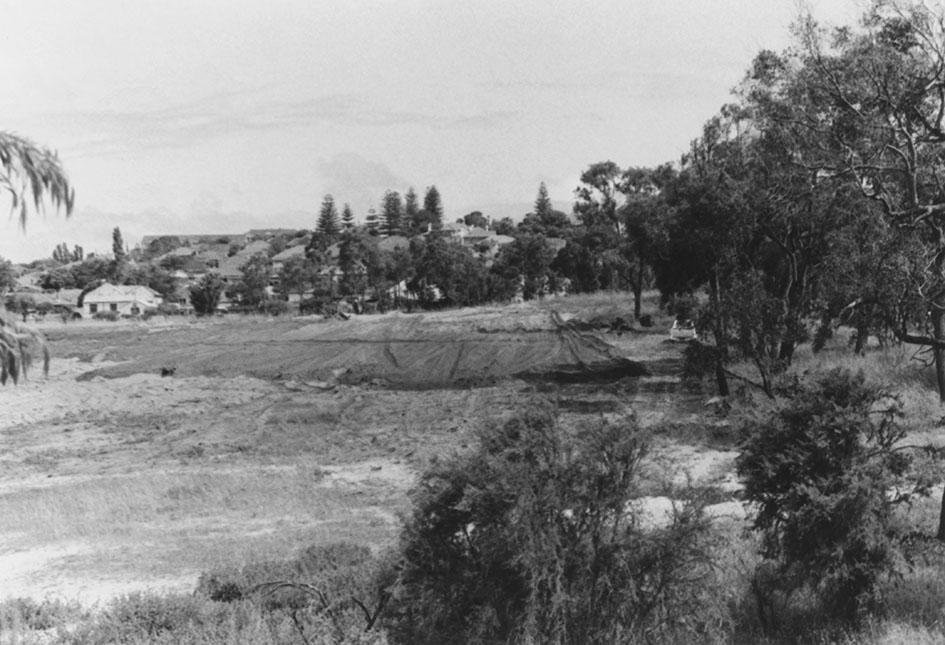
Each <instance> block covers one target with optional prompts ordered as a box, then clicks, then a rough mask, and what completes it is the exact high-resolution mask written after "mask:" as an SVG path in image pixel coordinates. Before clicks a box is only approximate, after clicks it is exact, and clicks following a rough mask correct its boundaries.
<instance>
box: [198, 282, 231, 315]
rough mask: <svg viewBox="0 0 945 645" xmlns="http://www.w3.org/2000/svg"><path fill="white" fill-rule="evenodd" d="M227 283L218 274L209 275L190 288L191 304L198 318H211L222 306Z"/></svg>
mask: <svg viewBox="0 0 945 645" xmlns="http://www.w3.org/2000/svg"><path fill="white" fill-rule="evenodd" d="M224 286H225V283H224V282H223V279H222V278H221V277H220V276H219V275H218V274H216V273H208V274H206V275H205V276H203V277H202V278H200V280H199V281H198V282H197V284H195V285H193V286H191V287H190V304H192V305H193V307H194V311H195V312H196V313H197V315H198V316H211V315H213V313H214V312H216V310H217V305H219V304H220V296H221V295H223V288H224Z"/></svg>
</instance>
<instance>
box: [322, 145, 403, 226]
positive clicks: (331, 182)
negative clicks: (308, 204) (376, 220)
mask: <svg viewBox="0 0 945 645" xmlns="http://www.w3.org/2000/svg"><path fill="white" fill-rule="evenodd" d="M318 171H319V174H320V175H321V177H322V179H323V180H324V185H325V192H326V193H328V194H331V195H334V196H335V197H336V198H337V199H339V200H341V201H344V202H349V203H350V204H351V206H352V208H354V209H355V211H357V212H356V215H358V216H360V217H363V214H364V213H365V212H366V211H367V209H369V208H376V207H377V204H379V203H380V201H381V197H382V196H383V194H384V192H385V191H387V190H396V191H399V192H402V191H404V190H406V189H407V188H408V187H409V185H410V184H409V182H408V181H407V180H405V179H403V178H401V177H400V176H398V175H396V174H394V172H393V171H392V170H391V169H390V168H388V167H387V166H386V165H384V164H383V163H380V162H377V161H370V160H368V159H365V158H364V157H362V156H360V155H358V154H355V153H352V152H345V153H341V154H338V155H335V156H333V157H332V158H331V159H328V160H326V161H323V162H322V163H320V164H319V166H318ZM418 190H422V189H418ZM360 217H359V218H360Z"/></svg>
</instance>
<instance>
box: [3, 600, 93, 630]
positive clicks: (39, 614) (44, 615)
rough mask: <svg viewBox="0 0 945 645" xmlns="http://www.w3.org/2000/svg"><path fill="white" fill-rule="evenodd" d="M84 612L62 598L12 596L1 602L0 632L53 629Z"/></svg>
mask: <svg viewBox="0 0 945 645" xmlns="http://www.w3.org/2000/svg"><path fill="white" fill-rule="evenodd" d="M82 613H83V611H82V608H81V607H80V606H79V605H77V604H74V603H73V604H70V603H65V602H63V601H61V600H55V599H46V600H43V601H41V602H39V601H36V600H33V599H32V598H11V599H9V600H4V601H2V602H0V634H4V633H6V634H13V633H15V632H16V630H18V629H25V630H45V629H52V628H54V627H59V626H62V625H63V624H65V623H66V622H68V621H70V620H75V619H76V618H79V617H81V615H82Z"/></svg>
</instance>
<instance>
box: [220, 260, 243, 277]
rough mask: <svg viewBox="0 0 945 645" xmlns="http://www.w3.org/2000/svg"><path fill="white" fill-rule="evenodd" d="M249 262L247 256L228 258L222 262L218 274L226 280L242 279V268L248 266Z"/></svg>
mask: <svg viewBox="0 0 945 645" xmlns="http://www.w3.org/2000/svg"><path fill="white" fill-rule="evenodd" d="M247 260H248V258H247V257H246V256H239V255H234V256H233V257H231V258H227V259H225V260H223V261H222V262H220V266H219V268H218V269H217V273H219V274H220V275H221V276H223V277H224V278H242V277H243V270H242V269H241V268H240V267H242V266H243V265H244V264H246V261H247Z"/></svg>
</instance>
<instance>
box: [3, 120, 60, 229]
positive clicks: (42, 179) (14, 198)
mask: <svg viewBox="0 0 945 645" xmlns="http://www.w3.org/2000/svg"><path fill="white" fill-rule="evenodd" d="M0 191H4V192H6V194H8V195H9V196H10V201H11V207H12V210H13V212H16V213H18V218H19V221H20V226H21V227H23V228H26V220H27V217H28V215H29V210H30V203H32V205H33V208H34V209H35V210H37V211H38V210H41V209H42V206H43V201H44V200H45V199H48V200H49V201H50V202H51V203H52V205H53V207H54V208H56V209H57V210H58V209H63V210H64V211H65V213H66V216H67V217H68V216H69V215H71V214H72V207H73V205H74V203H75V191H74V190H73V188H72V186H71V185H70V184H69V180H68V178H67V177H66V173H65V171H64V170H63V168H62V165H61V164H60V162H59V157H58V156H57V155H56V153H54V152H50V151H49V150H47V149H45V148H40V147H38V146H37V145H36V144H34V143H33V142H32V141H30V140H29V139H26V138H24V137H20V136H17V135H15V134H10V133H9V132H0Z"/></svg>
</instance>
